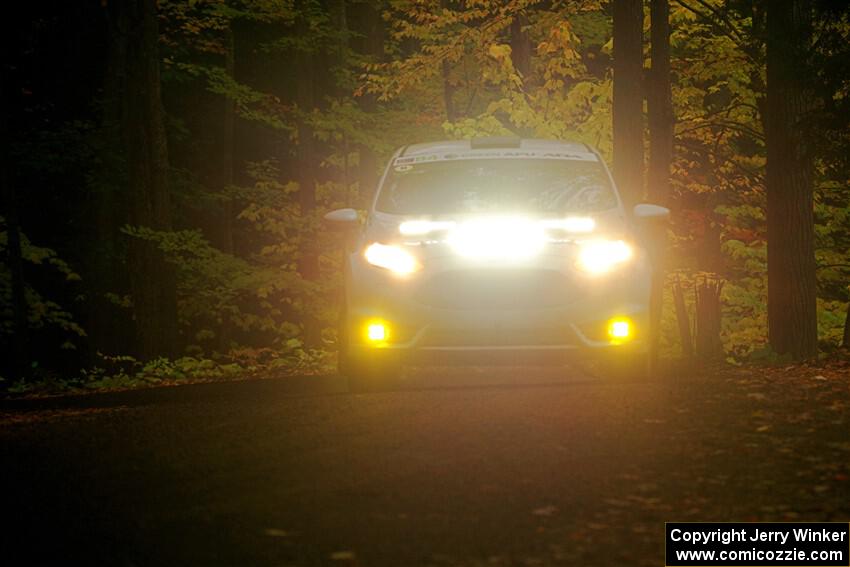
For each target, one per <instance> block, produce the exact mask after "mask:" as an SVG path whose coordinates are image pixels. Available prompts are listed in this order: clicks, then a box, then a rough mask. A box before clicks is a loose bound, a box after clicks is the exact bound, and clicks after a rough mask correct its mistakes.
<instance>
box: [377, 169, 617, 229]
mask: <svg viewBox="0 0 850 567" xmlns="http://www.w3.org/2000/svg"><path fill="white" fill-rule="evenodd" d="M616 206H617V198H616V195H615V194H614V190H613V188H612V187H611V184H610V182H609V180H608V175H607V174H606V172H605V170H604V168H603V167H602V164H600V163H599V162H597V161H581V160H566V159H464V160H446V161H432V162H426V163H418V164H401V165H398V164H396V165H394V166H393V167H392V168H391V170H390V173H389V175H388V177H387V181H386V183H385V184H384V185H383V188H382V190H381V193H380V195H379V196H378V202H377V209H378V210H379V211H383V212H387V213H393V214H402V215H425V214H427V215H433V214H465V213H496V212H510V213H515V212H527V213H554V214H560V213H565V212H599V211H604V210H607V209H611V208H613V207H616Z"/></svg>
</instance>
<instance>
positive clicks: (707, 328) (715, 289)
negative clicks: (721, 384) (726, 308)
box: [694, 278, 723, 359]
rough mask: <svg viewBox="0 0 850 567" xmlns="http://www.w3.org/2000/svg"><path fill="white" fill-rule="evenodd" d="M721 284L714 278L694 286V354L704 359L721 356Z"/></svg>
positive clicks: (698, 282)
mask: <svg viewBox="0 0 850 567" xmlns="http://www.w3.org/2000/svg"><path fill="white" fill-rule="evenodd" d="M722 291H723V282H722V281H721V280H719V279H715V278H702V279H700V280H699V281H697V282H696V285H694V320H695V322H696V341H695V344H696V353H697V356H699V357H701V358H704V359H715V358H719V357H721V356H722V355H723V343H722V342H721V340H720V330H721V322H722V302H721V297H720V293H721V292H722Z"/></svg>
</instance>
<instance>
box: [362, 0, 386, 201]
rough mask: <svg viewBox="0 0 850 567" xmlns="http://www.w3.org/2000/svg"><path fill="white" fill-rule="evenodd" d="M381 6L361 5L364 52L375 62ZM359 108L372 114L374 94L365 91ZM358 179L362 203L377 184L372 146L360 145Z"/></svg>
mask: <svg viewBox="0 0 850 567" xmlns="http://www.w3.org/2000/svg"><path fill="white" fill-rule="evenodd" d="M381 6H382V3H379V2H368V3H366V4H364V5H362V7H358V9H359V10H362V11H363V14H364V17H363V22H364V28H365V29H364V30H363V35H364V38H365V40H364V42H363V51H364V54H365V55H366V56H368V57H370V58H371V60H373V61H375V62H379V61H383V60H384V58H385V54H384V20H383V18H382V17H381ZM361 108H362V109H363V111H364V112H365V113H367V114H372V113H373V112H375V111H376V110H377V109H378V101H377V97H376V95H374V94H372V93H367V94H365V95H363V97H362V100H361ZM358 149H359V159H360V161H359V181H358V194H359V195H358V197H359V199H358V204H364V203H365V202H366V201H367V199H368V198H369V197H371V196H372V194H373V193H374V191H375V187H376V186H377V184H378V167H379V164H378V158H377V156H376V155H375V152H374V150H373V149H372V148H370V147H369V146H367V145H361V146H360V147H359V148H358Z"/></svg>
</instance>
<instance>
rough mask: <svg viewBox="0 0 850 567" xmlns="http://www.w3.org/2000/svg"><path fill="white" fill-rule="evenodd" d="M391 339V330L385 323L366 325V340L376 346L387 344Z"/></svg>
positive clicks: (373, 322)
mask: <svg viewBox="0 0 850 567" xmlns="http://www.w3.org/2000/svg"><path fill="white" fill-rule="evenodd" d="M389 338H390V328H389V325H387V324H386V323H385V322H384V321H377V320H374V321H369V322H367V323H366V340H367V341H369V342H370V343H372V344H374V345H380V344H383V343H386V342H387V341H388V340H389Z"/></svg>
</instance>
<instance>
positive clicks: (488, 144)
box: [399, 138, 593, 157]
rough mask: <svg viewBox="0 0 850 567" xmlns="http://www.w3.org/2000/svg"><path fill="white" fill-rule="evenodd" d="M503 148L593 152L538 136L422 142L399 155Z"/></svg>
mask: <svg viewBox="0 0 850 567" xmlns="http://www.w3.org/2000/svg"><path fill="white" fill-rule="evenodd" d="M499 149H504V150H506V151H510V150H523V151H529V152H593V149H592V148H590V147H589V146H588V145H587V144H583V143H581V142H570V141H563V140H543V139H539V138H473V139H471V140H441V141H437V142H426V143H422V144H411V145H409V146H407V147H405V148H404V149H403V151H402V152H401V153H400V154H399V157H401V156H404V157H408V156H417V155H423V154H433V153H444V152H470V151H476V150H482V151H485V150H486V151H493V150H499Z"/></svg>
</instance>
